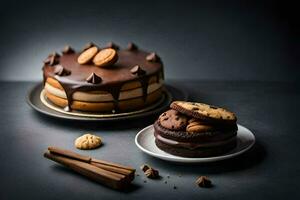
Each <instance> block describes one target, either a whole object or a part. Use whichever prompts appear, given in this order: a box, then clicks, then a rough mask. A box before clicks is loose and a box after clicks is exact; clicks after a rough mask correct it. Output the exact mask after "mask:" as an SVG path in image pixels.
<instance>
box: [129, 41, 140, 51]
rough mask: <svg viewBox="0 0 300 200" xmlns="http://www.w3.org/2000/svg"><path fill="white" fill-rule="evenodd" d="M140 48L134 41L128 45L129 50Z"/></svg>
mask: <svg viewBox="0 0 300 200" xmlns="http://www.w3.org/2000/svg"><path fill="white" fill-rule="evenodd" d="M137 49H138V47H137V46H136V45H135V44H134V43H132V42H130V43H129V44H128V45H127V50H129V51H135V50H137Z"/></svg>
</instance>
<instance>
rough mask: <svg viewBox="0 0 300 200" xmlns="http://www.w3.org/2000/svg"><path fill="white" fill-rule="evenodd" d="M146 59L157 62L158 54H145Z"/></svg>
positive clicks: (158, 59)
mask: <svg viewBox="0 0 300 200" xmlns="http://www.w3.org/2000/svg"><path fill="white" fill-rule="evenodd" d="M146 60H147V61H149V62H159V61H160V58H159V57H158V55H157V54H156V53H154V52H152V53H150V54H149V55H147V56H146Z"/></svg>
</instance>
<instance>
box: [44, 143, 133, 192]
mask: <svg viewBox="0 0 300 200" xmlns="http://www.w3.org/2000/svg"><path fill="white" fill-rule="evenodd" d="M44 157H46V158H48V159H50V160H53V161H55V162H57V163H60V164H62V165H64V166H66V167H69V168H70V169H72V170H74V171H76V172H78V173H79V174H82V175H84V176H86V177H88V178H90V179H92V180H94V181H97V182H99V183H101V184H104V185H106V186H108V187H111V188H114V189H124V188H126V187H128V186H129V185H130V183H131V181H132V180H133V179H134V174H135V169H133V168H132V167H128V166H123V165H120V164H116V163H112V162H108V161H104V160H99V159H95V158H91V157H89V156H84V155H80V154H78V153H75V152H72V151H69V150H64V149H60V148H57V147H48V151H47V152H45V153H44Z"/></svg>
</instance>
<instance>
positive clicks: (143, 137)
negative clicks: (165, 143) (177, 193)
mask: <svg viewBox="0 0 300 200" xmlns="http://www.w3.org/2000/svg"><path fill="white" fill-rule="evenodd" d="M254 143H255V137H254V135H253V133H252V132H251V131H250V130H249V129H247V128H246V127H244V126H241V125H238V132H237V146H236V148H234V149H233V150H231V151H230V152H228V153H226V154H223V155H220V156H214V157H205V158H187V157H180V156H174V155H171V154H169V153H166V152H164V151H162V150H160V149H159V148H158V147H157V146H156V145H155V137H154V127H153V125H150V126H147V127H146V128H144V129H143V130H141V131H140V132H139V133H138V134H137V135H136V136H135V144H136V145H137V147H138V148H139V149H141V150H142V151H143V152H145V153H146V154H149V155H151V156H154V157H156V158H160V159H163V160H167V161H172V162H182V163H205V162H215V161H219V160H225V159H229V158H232V157H235V156H238V155H240V154H242V153H244V152H245V151H247V150H249V149H250V148H251V147H252V146H253V145H254Z"/></svg>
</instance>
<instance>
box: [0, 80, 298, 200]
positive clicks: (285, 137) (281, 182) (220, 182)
mask: <svg viewBox="0 0 300 200" xmlns="http://www.w3.org/2000/svg"><path fill="white" fill-rule="evenodd" d="M167 82H168V83H170V84H173V85H175V86H177V87H181V88H185V89H186V90H187V91H188V92H189V94H190V99H191V100H197V101H201V102H207V103H211V104H216V105H219V106H225V107H227V108H229V109H230V110H232V111H234V112H235V113H236V114H237V116H238V122H239V123H240V124H242V125H244V126H246V127H248V128H249V129H250V130H252V131H253V133H254V134H255V136H256V139H257V143H256V144H255V146H254V147H253V148H252V149H251V150H250V151H249V152H247V153H245V154H244V155H242V156H239V157H237V158H234V159H230V160H226V161H221V162H216V163H210V164H199V165H190V164H189V165H185V164H176V163H170V162H166V161H162V160H158V159H156V158H152V157H150V156H148V155H146V154H144V153H142V152H141V151H140V150H139V149H138V148H137V147H136V146H135V144H134V137H135V135H136V133H137V132H138V130H140V129H141V128H143V127H144V126H146V125H148V124H151V123H152V122H153V118H147V119H141V120H135V121H128V122H118V123H99V122H98V123H95V122H93V123H89V122H73V121H65V120H61V119H54V118H49V117H47V116H44V115H42V114H38V113H36V112H35V111H33V110H32V109H31V108H30V107H29V106H28V105H27V104H26V102H25V97H26V94H27V91H28V90H29V89H30V88H31V87H32V86H33V85H34V84H35V83H31V82H1V83H0V91H1V101H0V105H1V109H0V116H1V120H0V125H1V139H0V152H1V153H0V158H1V161H2V162H1V164H0V175H1V176H0V177H1V193H0V199H21V198H24V199H64V198H66V199H73V200H75V199H113V198H115V199H161V198H164V199H183V198H186V199H221V198H222V199H283V198H286V197H294V198H295V199H299V198H300V195H299V191H298V190H299V188H300V183H299V178H300V160H299V155H300V148H299V142H300V141H299V139H300V133H299V132H300V131H299V126H298V125H299V124H298V123H299V122H300V121H299V114H298V113H300V109H299V102H300V87H299V85H297V84H295V83H284V82H248V81H244V82H214V81H180V82H176V81H174V80H173V81H170V80H169V81H167ZM85 132H92V133H94V134H97V135H100V136H101V137H102V138H103V140H104V145H103V146H102V147H101V148H99V149H97V150H92V151H79V150H76V149H75V148H74V145H73V143H74V139H75V138H77V137H78V136H80V135H82V134H84V133H85ZM49 145H55V146H59V147H63V148H67V149H71V150H74V151H77V152H80V153H82V154H86V155H91V156H93V157H97V158H102V159H106V160H110V161H115V162H120V163H123V164H127V165H132V166H133V167H135V168H137V169H138V170H137V173H138V174H140V176H137V177H136V179H135V180H134V182H133V186H132V187H131V188H130V189H129V190H128V191H126V192H119V191H115V190H112V189H109V188H106V187H103V186H102V185H100V184H98V183H95V182H92V181H90V180H87V179H85V178H83V177H82V176H80V175H77V174H75V173H73V172H72V171H70V170H68V169H66V168H64V167H62V166H60V165H58V164H56V163H54V162H52V161H49V160H47V159H45V158H43V156H42V155H43V152H44V151H45V150H46V148H47V147H48V146H49ZM144 163H148V164H150V165H152V166H154V167H155V168H157V169H159V171H160V173H161V175H162V177H163V178H162V180H148V179H147V182H146V183H144V180H146V178H145V177H144V176H143V174H142V172H141V171H140V170H139V166H140V165H142V164H144ZM168 175H169V176H170V178H169V179H168V178H167V176H168ZM199 175H207V176H209V178H210V179H211V180H212V181H213V184H214V187H213V188H210V189H202V188H198V187H196V185H195V183H194V182H195V180H196V178H197V177H198V176H199ZM165 180H167V182H168V183H167V184H165V183H164V181H165ZM174 185H176V186H177V189H176V190H174V189H173V186H174Z"/></svg>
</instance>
